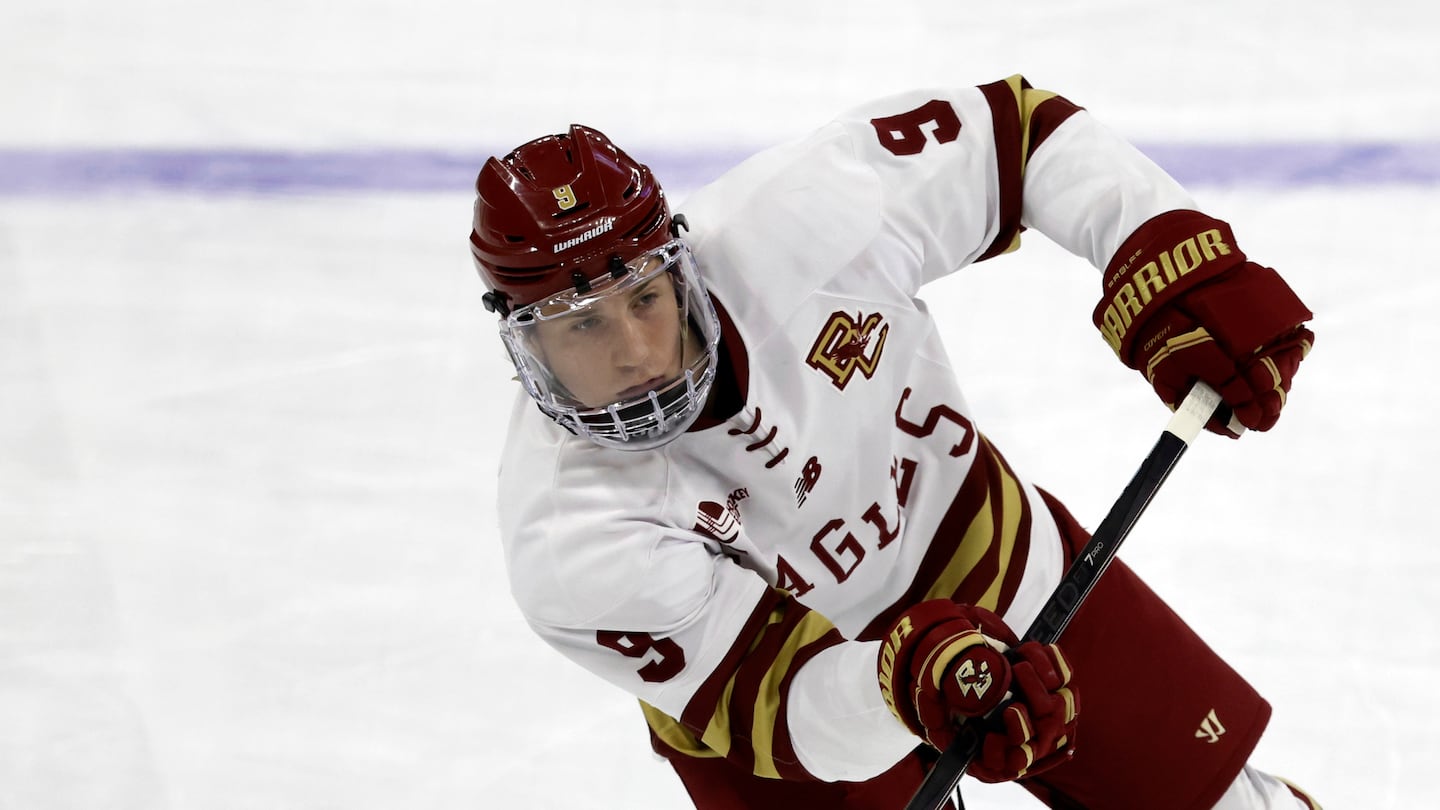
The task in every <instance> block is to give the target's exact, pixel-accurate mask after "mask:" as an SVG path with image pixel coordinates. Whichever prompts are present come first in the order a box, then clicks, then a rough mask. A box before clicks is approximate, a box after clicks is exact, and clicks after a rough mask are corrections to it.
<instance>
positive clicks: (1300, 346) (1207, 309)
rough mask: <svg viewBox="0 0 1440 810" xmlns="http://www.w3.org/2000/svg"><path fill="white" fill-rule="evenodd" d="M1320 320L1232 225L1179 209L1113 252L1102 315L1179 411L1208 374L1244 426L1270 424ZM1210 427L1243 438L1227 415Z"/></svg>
mask: <svg viewBox="0 0 1440 810" xmlns="http://www.w3.org/2000/svg"><path fill="white" fill-rule="evenodd" d="M1311 317H1312V314H1311V312H1310V310H1308V309H1306V308H1305V305H1304V304H1303V303H1301V302H1300V299H1299V298H1298V297H1296V295H1295V293H1294V292H1292V291H1291V290H1290V287H1289V286H1288V285H1286V283H1285V281H1284V280H1283V279H1281V278H1280V276H1279V274H1277V273H1276V272H1275V271H1274V270H1272V269H1270V268H1268V267H1262V266H1260V265H1258V264H1256V263H1254V262H1252V261H1249V260H1247V259H1246V258H1245V254H1244V253H1242V252H1241V251H1240V248H1238V247H1236V246H1235V237H1234V235H1233V234H1231V232H1230V226H1229V225H1227V224H1226V223H1224V222H1221V221H1220V220H1218V219H1214V218H1213V217H1208V216H1206V215H1204V214H1202V213H1200V212H1198V211H1170V212H1168V213H1164V214H1161V215H1160V216H1158V217H1155V218H1154V219H1151V220H1150V221H1148V222H1146V223H1145V224H1144V225H1142V226H1140V228H1139V229H1137V230H1136V231H1135V233H1133V234H1131V235H1130V238H1129V239H1126V240H1125V244H1123V245H1121V246H1120V250H1119V251H1117V252H1116V254H1115V258H1113V259H1111V261H1110V265H1109V266H1108V267H1106V268H1105V295H1104V297H1103V298H1102V299H1101V300H1100V304H1099V305H1098V306H1097V307H1096V308H1095V315H1094V321H1095V325H1096V326H1097V327H1099V329H1100V332H1101V334H1103V335H1104V336H1105V340H1106V341H1108V342H1109V343H1110V348H1112V349H1114V350H1115V353H1116V354H1118V355H1119V356H1120V359H1121V361H1123V362H1124V363H1125V365H1127V366H1129V367H1131V368H1133V369H1136V370H1137V371H1139V372H1141V373H1142V374H1144V375H1145V377H1146V379H1148V380H1149V381H1150V384H1151V385H1152V386H1154V388H1155V393H1157V394H1159V395H1160V399H1161V400H1163V401H1164V402H1165V404H1166V405H1169V406H1170V407H1171V408H1172V409H1173V408H1175V406H1176V405H1177V404H1178V403H1179V402H1180V400H1181V399H1183V398H1184V397H1185V394H1186V392H1187V391H1189V390H1190V387H1191V386H1192V385H1193V384H1194V383H1195V381H1196V380H1201V381H1203V382H1206V383H1208V384H1209V385H1210V386H1211V387H1212V388H1214V389H1215V390H1216V391H1218V392H1219V393H1220V397H1221V399H1223V400H1224V402H1225V404H1226V405H1228V406H1229V407H1230V409H1231V410H1232V411H1233V412H1234V414H1235V416H1236V418H1237V419H1238V420H1239V422H1240V424H1242V425H1244V426H1245V427H1247V428H1250V429H1252V430H1269V429H1270V428H1271V427H1272V426H1273V425H1274V424H1275V420H1277V419H1279V418H1280V409H1281V408H1282V407H1284V405H1285V395H1286V394H1287V393H1289V391H1290V380H1291V378H1292V377H1294V376H1295V371H1296V370H1297V369H1298V368H1299V366H1300V361H1301V360H1302V359H1304V357H1305V355H1306V354H1307V353H1308V352H1309V351H1310V347H1311V345H1312V344H1313V343H1314V341H1315V335H1314V334H1313V333H1312V332H1311V331H1310V330H1309V329H1307V328H1305V326H1304V323H1305V322H1306V321H1308V320H1309V319H1310V318H1311ZM1207 427H1208V428H1209V429H1210V430H1212V431H1214V432H1216V433H1220V434H1222V435H1227V436H1233V435H1234V434H1233V433H1231V432H1230V431H1229V430H1226V429H1225V428H1224V426H1223V425H1222V424H1221V423H1220V421H1219V420H1218V419H1217V420H1211V422H1210V424H1209V425H1207Z"/></svg>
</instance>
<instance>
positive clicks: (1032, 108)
mask: <svg viewBox="0 0 1440 810" xmlns="http://www.w3.org/2000/svg"><path fill="white" fill-rule="evenodd" d="M980 92H981V93H982V94H984V96H985V100H986V101H987V102H989V104H990V116H991V118H993V119H994V122H995V155H996V163H997V165H998V167H999V175H1000V176H999V178H998V179H999V184H1000V188H999V194H1000V205H999V210H1000V232H999V234H998V235H997V236H996V237H995V240H994V241H993V242H991V243H990V247H988V248H987V249H986V250H985V252H984V253H983V254H981V255H980V258H978V259H976V261H985V260H986V259H989V258H993V257H995V256H998V255H1000V254H1001V253H1007V252H1009V251H1012V250H1014V249H1016V248H1018V247H1019V246H1020V232H1021V231H1022V230H1024V228H1023V227H1021V225H1020V207H1021V199H1022V196H1023V195H1022V193H1021V190H1022V187H1023V185H1024V181H1025V166H1026V164H1028V163H1029V161H1030V156H1031V155H1033V154H1035V150H1036V149H1037V148H1039V146H1040V144H1042V143H1044V142H1045V139H1046V138H1048V137H1050V134H1051V133H1052V132H1054V131H1055V129H1056V128H1057V127H1059V126H1060V124H1062V123H1063V122H1064V121H1065V119H1067V118H1069V117H1070V116H1071V115H1074V114H1075V113H1076V112H1077V111H1078V110H1080V107H1077V106H1075V105H1074V104H1072V103H1070V102H1069V101H1068V100H1066V99H1065V98H1064V97H1063V96H1058V95H1056V94H1054V93H1051V92H1049V91H1046V90H1036V89H1034V88H1032V87H1031V86H1030V82H1028V81H1026V80H1025V78H1024V77H1023V76H1019V75H1016V76H1011V77H1010V78H1008V79H1005V80H1004V81H998V82H993V83H991V84H985V85H981V86H980Z"/></svg>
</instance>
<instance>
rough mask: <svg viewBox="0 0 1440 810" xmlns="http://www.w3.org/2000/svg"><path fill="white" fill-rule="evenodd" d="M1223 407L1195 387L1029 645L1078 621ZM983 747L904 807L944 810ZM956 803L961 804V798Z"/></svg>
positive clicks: (943, 769) (940, 771)
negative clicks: (1094, 591)
mask: <svg viewBox="0 0 1440 810" xmlns="http://www.w3.org/2000/svg"><path fill="white" fill-rule="evenodd" d="M1219 406H1220V395H1219V394H1217V393H1215V390H1214V389H1213V388H1211V387H1210V386H1208V385H1206V384H1205V383H1196V384H1195V387H1194V388H1191V389H1190V393H1189V394H1188V395H1186V397H1185V401H1184V402H1181V403H1180V407H1178V408H1176V409H1175V415H1174V416H1172V417H1171V418H1170V423H1169V424H1168V425H1166V426H1165V432H1163V433H1161V434H1160V439H1159V440H1158V441H1157V442H1155V447H1154V449H1152V450H1151V451H1150V455H1148V456H1146V457H1145V460H1144V461H1143V462H1141V464H1140V469H1138V470H1136V471H1135V476H1134V477H1133V478H1131V479H1130V483H1129V484H1127V485H1126V486H1125V491H1124V492H1122V493H1120V499H1119V500H1117V501H1115V504H1114V505H1113V506H1111V507H1110V512H1109V513H1108V514H1106V515H1105V519H1104V520H1103V521H1101V523H1100V526H1099V528H1097V529H1096V530H1095V533H1094V534H1092V535H1091V536H1090V542H1088V543H1086V544H1085V546H1084V548H1082V549H1080V553H1079V554H1077V555H1076V557H1075V561H1074V562H1072V563H1071V564H1070V568H1069V570H1067V571H1066V572H1065V576H1064V578H1062V579H1061V580H1060V584H1059V585H1057V586H1056V587H1055V590H1054V592H1052V593H1051V594H1050V598H1049V599H1047V600H1045V604H1044V605H1043V606H1042V607H1041V608H1040V615H1039V616H1037V617H1036V618H1035V621H1034V622H1032V623H1031V625H1030V628H1029V629H1028V630H1026V631H1025V636H1024V638H1025V639H1027V640H1033V641H1039V642H1040V643H1042V644H1050V643H1053V642H1054V641H1055V640H1056V639H1057V638H1059V637H1060V634H1061V633H1062V632H1064V630H1065V627H1066V625H1068V624H1070V620H1071V619H1072V618H1074V617H1075V612H1076V611H1077V610H1079V609H1080V604H1081V603H1082V602H1084V601H1085V597H1086V596H1088V595H1089V594H1090V591H1091V589H1093V588H1094V587H1095V583H1096V581H1098V580H1099V579H1100V575H1101V574H1103V573H1105V569H1106V568H1108V567H1109V566H1110V562H1111V561H1112V560H1113V559H1115V552H1116V551H1118V550H1119V549H1120V544H1121V543H1122V542H1124V540H1125V537H1126V535H1128V534H1130V529H1131V528H1133V527H1134V526H1135V521H1136V520H1138V519H1139V518H1140V514H1141V513H1142V512H1144V511H1145V507H1147V506H1149V505H1150V500H1151V498H1153V497H1155V493H1156V492H1158V491H1159V489H1160V485H1161V484H1163V483H1165V479H1166V478H1167V477H1169V475H1170V470H1171V469H1173V468H1174V467H1175V462H1177V461H1179V460H1180V456H1182V455H1184V453H1185V450H1186V448H1188V447H1189V446H1190V442H1192V441H1194V439H1195V437H1196V436H1197V435H1199V433H1200V430H1201V429H1202V428H1204V427H1205V423H1206V422H1208V421H1209V420H1210V417H1211V415H1212V414H1214V413H1215V409H1216V408H1218V407H1219ZM1230 429H1231V430H1233V431H1235V432H1236V433H1237V434H1238V433H1239V432H1240V430H1241V429H1242V428H1240V427H1239V425H1238V424H1237V423H1236V422H1235V421H1234V420H1231V422H1230ZM997 711H998V709H997ZM979 746H980V735H978V734H976V733H974V732H973V731H968V732H967V733H962V734H961V735H960V736H959V737H958V738H957V739H956V740H955V742H954V743H952V744H951V745H950V747H948V748H946V749H945V750H944V751H943V752H942V753H941V754H940V758H939V759H938V760H936V762H935V766H934V767H933V768H931V769H930V773H929V774H927V775H926V777H925V781H924V782H922V783H920V788H919V789H918V790H916V791H915V795H914V796H913V797H911V799H910V803H909V804H907V805H905V810H941V809H942V808H943V807H944V806H945V802H947V801H948V800H949V799H950V798H951V796H952V795H956V794H955V789H956V788H957V787H958V786H959V784H960V777H962V776H964V775H965V769H966V768H968V767H970V761H971V760H973V759H974V758H975V754H976V753H977V749H978V748H979ZM956 798H957V800H958V798H959V797H958V796H956ZM960 808H961V810H964V805H963V804H961V805H960Z"/></svg>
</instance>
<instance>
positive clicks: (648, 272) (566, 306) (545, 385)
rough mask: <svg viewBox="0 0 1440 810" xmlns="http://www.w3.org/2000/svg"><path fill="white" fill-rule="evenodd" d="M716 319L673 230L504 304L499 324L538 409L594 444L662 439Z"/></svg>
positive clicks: (713, 339)
mask: <svg viewBox="0 0 1440 810" xmlns="http://www.w3.org/2000/svg"><path fill="white" fill-rule="evenodd" d="M719 331H720V330H719V325H718V322H717V320H716V317H715V310H714V306H713V305H712V304H711V302H710V298H709V295H708V294H707V293H706V290H705V286H704V283H703V282H702V280H701V278H700V274H699V271H698V269H697V268H696V266H695V260H694V257H693V256H692V255H691V253H690V250H689V248H688V247H687V246H686V245H685V243H684V242H683V241H681V240H679V239H676V240H672V241H670V242H668V243H666V244H665V245H662V246H661V247H659V248H656V249H655V250H653V251H650V252H648V253H645V254H643V255H641V256H639V257H637V258H635V259H632V260H631V261H629V262H626V263H624V264H623V265H621V264H620V263H618V262H617V263H616V266H615V269H614V271H613V272H611V273H607V274H604V275H602V276H601V277H599V278H596V279H590V280H589V281H587V282H582V283H580V284H579V285H578V286H577V287H576V288H572V289H569V290H566V291H564V292H561V293H558V294H556V295H553V296H551V297H549V298H547V299H544V300H542V301H538V302H536V303H534V304H530V305H528V306H524V307H521V308H519V309H516V310H515V311H514V312H512V313H511V314H510V315H509V317H507V318H506V319H505V320H504V321H502V322H501V324H500V334H501V337H502V339H503V340H504V341H505V346H506V348H507V349H508V350H509V352H510V357H511V360H512V361H513V362H514V364H515V368H516V370H517V371H518V372H519V375H520V380H521V382H522V383H523V384H524V386H525V389H526V391H528V392H529V394H530V396H531V397H533V398H534V399H535V401H536V402H537V403H538V404H539V405H540V409H541V410H542V411H544V412H545V413H546V414H547V415H549V416H550V417H551V418H553V419H555V420H556V421H557V422H560V423H561V424H562V425H564V426H565V427H566V428H568V429H570V430H571V431H572V432H575V433H578V434H580V435H583V436H586V437H587V438H589V439H591V440H592V441H595V442H597V443H599V444H602V445H606V446H614V447H622V448H626V449H643V448H647V447H654V446H658V445H659V444H663V443H665V442H667V441H669V440H670V439H672V438H674V436H676V435H678V434H679V433H680V432H682V431H683V430H684V428H685V427H688V426H689V425H690V424H691V423H692V422H693V421H694V419H695V417H696V416H697V415H698V413H699V409H700V407H701V405H703V403H704V399H705V395H706V394H707V393H708V391H709V387H710V383H711V382H712V380H713V378H714V373H715V354H716V347H717V345H718V342H719Z"/></svg>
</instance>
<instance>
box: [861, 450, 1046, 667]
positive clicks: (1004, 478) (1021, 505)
mask: <svg viewBox="0 0 1440 810" xmlns="http://www.w3.org/2000/svg"><path fill="white" fill-rule="evenodd" d="M1032 519H1033V512H1032V506H1031V505H1030V502H1029V499H1028V498H1026V497H1025V491H1024V489H1022V488H1021V486H1020V481H1019V479H1017V478H1016V477H1015V473H1014V471H1013V470H1011V468H1010V465H1009V463H1008V462H1006V461H1005V459H1004V457H1003V456H1001V455H1000V451H998V450H996V449H995V446H994V445H992V444H991V443H990V441H989V440H988V439H986V438H985V437H984V436H981V437H980V444H979V447H978V449H977V452H976V454H975V461H974V464H973V465H972V466H971V467H970V472H969V473H967V474H966V476H965V480H964V481H963V482H962V483H961V484H960V491H959V492H958V493H956V495H955V498H954V500H953V501H951V503H950V507H949V508H948V509H947V510H946V511H945V516H944V517H943V518H942V519H941V521H940V525H939V527H938V528H937V529H936V531H935V537H934V538H933V539H932V540H931V542H930V547H929V550H928V551H927V552H926V553H925V556H924V558H922V559H921V561H920V567H919V569H918V571H917V572H916V574H915V578H914V580H912V582H911V584H910V587H909V588H908V589H907V590H906V592H905V595H904V596H902V597H901V598H900V599H899V600H897V601H896V602H895V603H894V604H892V605H891V606H890V607H888V608H886V609H885V610H884V611H882V612H881V613H880V614H879V615H878V616H876V617H875V620H874V621H872V622H871V623H870V624H869V625H868V626H866V628H865V630H864V631H863V632H862V633H861V634H860V636H859V638H860V640H862V641H863V640H872V639H878V638H880V636H881V635H882V634H884V632H885V630H886V629H887V628H888V627H889V626H890V625H891V624H893V623H894V622H895V620H896V619H898V618H899V616H900V614H901V613H902V612H904V611H905V609H906V608H909V607H910V606H912V605H915V604H918V603H920V602H923V601H925V600H927V599H939V598H947V599H952V600H954V601H956V602H960V603H963V604H968V605H979V606H981V607H984V608H988V609H989V610H993V611H995V612H996V613H999V614H1001V615H1004V613H1005V611H1006V610H1007V609H1008V608H1009V607H1010V603H1011V602H1012V601H1014V599H1015V592H1016V591H1017V590H1018V589H1019V587H1020V580H1021V578H1022V577H1023V576H1024V574H1025V561H1026V559H1027V558H1028V557H1029V554H1030V524H1031V521H1032Z"/></svg>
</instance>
